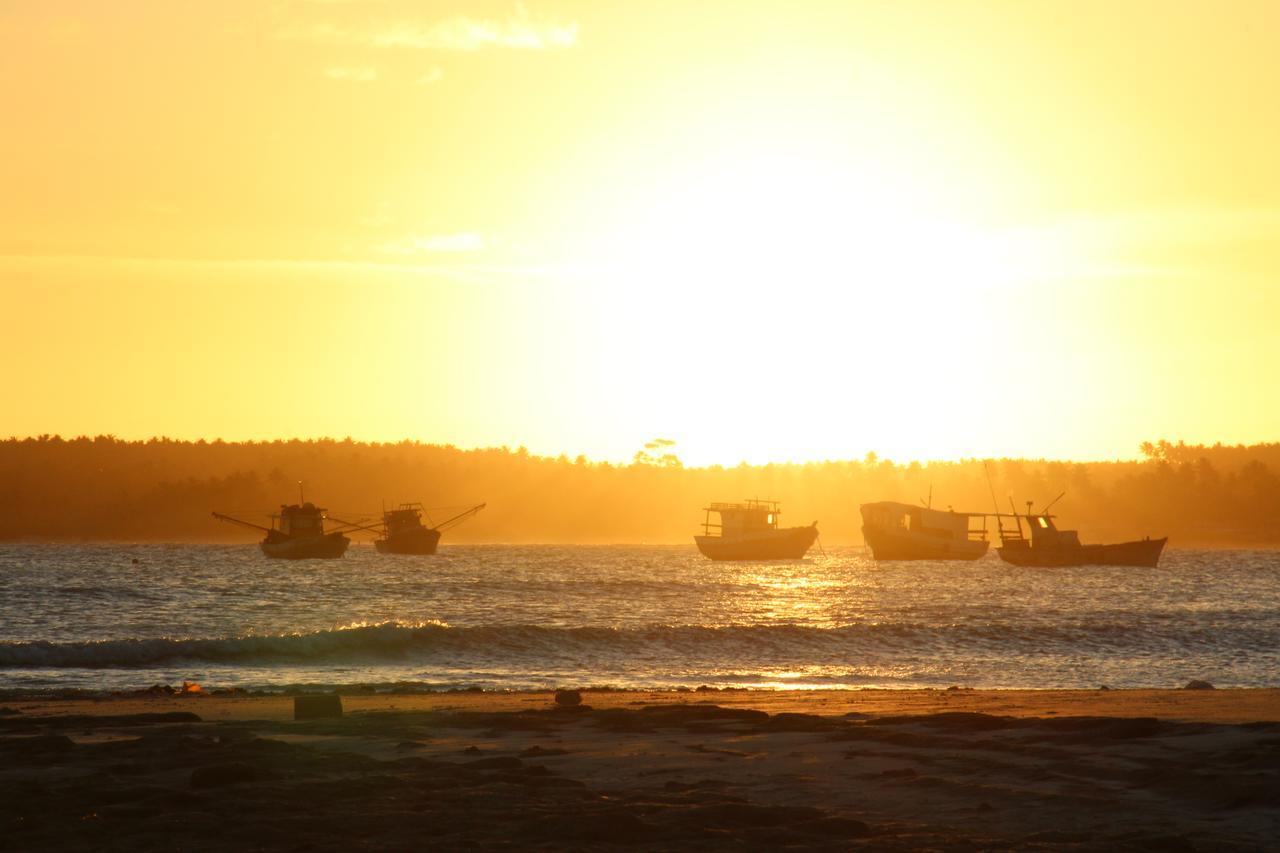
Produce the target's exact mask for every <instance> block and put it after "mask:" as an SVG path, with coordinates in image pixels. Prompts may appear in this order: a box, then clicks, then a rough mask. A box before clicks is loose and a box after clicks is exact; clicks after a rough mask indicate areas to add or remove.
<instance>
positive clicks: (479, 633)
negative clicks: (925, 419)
mask: <svg viewBox="0 0 1280 853" xmlns="http://www.w3.org/2000/svg"><path fill="white" fill-rule="evenodd" d="M1241 649H1243V650H1250V651H1252V652H1254V653H1255V654H1257V655H1259V656H1267V655H1271V654H1274V650H1276V649H1280V631H1277V630H1276V629H1275V628H1271V627H1269V626H1221V625H1215V626H1205V625H1203V624H1199V625H1195V624H1185V625H1170V624H1167V623H1155V624H1149V625H1135V624H1133V623H1131V622H1119V621H1117V622H1096V623H1084V624H1081V623H1077V624H1056V625H1040V626H1028V625H1025V624H1023V625H1017V624H1003V623H984V624H969V623H960V624H953V625H936V624H932V625H923V624H904V623H864V624H856V625H844V626H837V627H825V628H823V627H812V626H801V625H754V626H745V625H744V626H721V627H712V626H697V625H683V626H681V625H674V626H672V625H651V626H645V627H640V628H609V627H578V628H557V627H544V626H536V625H494V626H450V625H446V624H442V623H421V624H404V623H400V622H385V623H381V624H376V625H356V626H349V627H342V628H335V629H332V630H323V631H314V632H311V633H297V634H277V635H249V636H237V637H220V638H192V639H172V638H157V639H144V638H140V639H114V640H101V641H93V642H64V643H57V642H6V643H0V668H4V669H30V668H44V669H59V668H75V669H132V668H138V669H142V668H148V667H155V666H161V665H166V664H172V663H178V662H182V663H189V662H199V663H204V664H211V665H233V666H234V665H241V666H250V665H254V666H290V665H295V666H306V665H329V664H344V663H351V664H366V665H367V664H396V663H403V664H407V665H456V664H467V665H482V664H489V665H495V666H511V665H520V664H527V663H529V662H542V663H547V664H551V663H564V664H567V665H571V666H575V667H592V666H593V665H598V664H601V663H603V662H605V661H611V662H616V661H620V660H634V661H636V662H640V663H644V662H648V663H656V662H658V661H665V662H667V663H669V664H675V663H676V662H677V661H684V662H689V663H692V662H696V661H706V660H721V661H723V660H735V661H740V662H743V663H746V662H748V661H754V662H797V661H802V662H811V663H837V662H842V661H843V662H854V661H865V660H867V659H868V658H871V657H880V656H891V657H897V656H903V655H908V656H927V655H929V654H937V653H941V654H953V653H957V652H959V653H965V654H968V655H992V656H1003V655H1011V654H1012V655H1020V656H1039V655H1099V656H1105V655H1108V654H1112V653H1116V654H1124V655H1132V654H1134V653H1139V654H1142V653H1156V652H1159V653H1170V652H1180V653H1186V652H1191V651H1214V650H1218V651H1222V650H1241Z"/></svg>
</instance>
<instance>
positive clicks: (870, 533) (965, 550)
mask: <svg viewBox="0 0 1280 853" xmlns="http://www.w3.org/2000/svg"><path fill="white" fill-rule="evenodd" d="M859 510H860V511H861V512H862V538H863V540H864V541H866V543H867V545H869V546H870V547H871V554H872V556H873V557H875V559H877V560H976V559H978V558H979V557H981V556H982V555H983V554H985V553H987V529H986V526H985V521H984V525H983V527H982V528H981V529H978V528H973V527H971V526H970V519H973V518H984V519H985V514H983V513H968V512H949V511H948V512H941V511H939V510H936V509H930V508H929V507H927V506H912V505H911V504H904V503H897V502H896V501H878V502H876V503H867V504H863V505H862V506H861V507H859Z"/></svg>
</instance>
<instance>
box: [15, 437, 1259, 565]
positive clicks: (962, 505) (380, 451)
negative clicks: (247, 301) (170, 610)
mask: <svg viewBox="0 0 1280 853" xmlns="http://www.w3.org/2000/svg"><path fill="white" fill-rule="evenodd" d="M1140 450H1141V454H1142V456H1141V458H1139V459H1135V460H1121V461H1110V462H1061V461H1049V460H1029V459H994V460H982V459H965V460H960V461H944V462H894V461H891V460H887V459H881V458H879V457H877V456H876V454H874V453H869V454H867V455H866V457H864V458H863V459H859V460H841V461H825V462H811V463H804V464H773V465H747V464H745V463H744V464H742V465H737V466H710V467H701V468H695V467H686V466H684V465H682V464H681V462H680V459H679V456H678V454H677V453H676V452H675V446H674V443H673V442H671V441H669V440H665V439H658V440H655V442H652V443H650V445H647V446H646V448H645V449H644V450H642V451H640V452H638V453H637V454H636V457H635V459H633V460H632V461H631V462H630V463H629V464H625V465H617V464H610V463H607V462H592V461H589V460H587V459H585V458H584V457H581V456H580V457H578V458H576V459H570V458H568V457H565V456H560V457H549V456H538V455H534V454H531V453H529V452H528V451H527V450H525V449H523V448H518V449H515V450H512V449H509V448H483V449H472V450H466V449H460V448H457V447H453V446H449V445H433V444H423V443H419V442H412V441H404V442H399V443H366V442H357V441H352V440H350V439H347V440H334V439H316V440H302V439H294V440H288V441H264V442H224V441H220V440H219V441H194V442H193V441H175V440H171V439H166V438H155V439H151V440H148V441H125V440H121V439H118V438H115V437H113V436H97V437H93V438H90V437H79V438H71V439H64V438H61V437H58V436H50V435H44V436H38V437H32V438H10V439H8V440H5V441H0V540H6V541H26V540H56V541H200V542H250V541H253V540H254V534H253V533H252V531H247V530H244V529H241V528H236V527H233V526H229V525H225V524H221V523H219V522H217V521H216V520H214V519H213V518H212V517H211V516H210V511H211V510H217V511H219V512H225V513H229V514H231V515H237V516H239V517H242V518H245V519H246V520H250V521H255V522H258V523H267V517H268V515H269V514H270V513H271V512H272V511H273V510H276V509H278V507H279V505H280V504H282V503H295V502H297V500H298V493H299V485H298V484H299V481H301V482H302V484H303V488H304V489H305V492H306V498H307V500H311V501H314V502H315V503H317V504H318V505H320V506H324V507H327V508H329V510H330V514H331V515H334V516H337V517H341V518H349V519H350V520H357V519H358V518H370V517H377V516H378V515H379V514H380V512H381V508H382V507H383V506H384V504H385V505H386V506H393V505H395V504H397V503H399V502H402V501H420V502H422V503H423V504H425V505H426V506H427V507H428V508H429V511H430V514H431V516H432V518H433V519H434V520H435V521H437V522H438V521H440V520H443V518H445V517H447V516H448V515H449V514H451V512H453V511H455V508H456V509H461V508H464V507H466V506H469V505H472V504H477V503H481V502H486V503H487V504H488V508H487V509H486V510H485V511H484V512H483V513H481V514H480V515H479V516H478V517H477V518H475V519H473V520H471V521H470V522H468V523H467V524H465V525H462V526H460V527H458V528H456V529H454V530H451V531H450V532H449V533H448V534H447V537H446V540H445V541H446V543H448V542H473V543H475V542H513V543H586V544H613V543H688V542H690V540H691V537H692V536H693V535H694V534H695V533H698V532H700V531H701V524H702V521H703V512H702V511H701V510H702V507H704V506H706V504H707V503H709V502H711V501H733V500H743V499H746V498H755V497H758V498H769V499H774V500H780V501H782V502H783V506H782V509H783V512H784V514H783V517H782V524H783V525H784V526H792V525H807V524H809V523H810V522H812V521H815V520H816V521H817V522H818V527H819V530H820V531H821V534H822V542H823V543H824V544H826V545H848V544H859V543H861V541H862V537H861V533H860V530H859V528H860V526H861V518H860V516H859V513H858V506H859V504H861V503H865V502H868V501H876V500H897V501H903V502H908V503H918V502H922V501H927V500H930V498H931V501H932V505H933V507H934V508H935V509H944V510H945V509H947V508H948V507H953V508H954V509H955V510H956V511H968V512H988V511H991V510H992V509H993V508H999V509H1000V510H1001V511H1003V512H1008V511H1010V506H1011V505H1012V506H1016V507H1017V509H1018V510H1019V511H1023V510H1024V509H1025V506H1026V503H1025V502H1026V501H1032V502H1033V507H1034V508H1035V509H1040V508H1042V507H1043V506H1045V505H1046V504H1048V503H1049V502H1050V501H1051V500H1053V499H1054V498H1055V497H1056V496H1057V495H1058V494H1059V493H1061V492H1065V493H1066V495H1065V496H1064V497H1063V498H1062V499H1061V500H1059V501H1058V502H1057V504H1055V505H1054V507H1053V512H1054V513H1055V514H1056V515H1058V516H1059V525H1060V526H1062V527H1067V528H1077V529H1079V530H1080V531H1081V537H1082V539H1084V540H1086V541H1106V540H1116V539H1122V538H1134V537H1141V536H1148V535H1149V536H1153V537H1155V536H1165V535H1167V536H1169V537H1171V542H1172V544H1173V545H1175V546H1201V545H1202V546H1280V475H1278V473H1277V472H1280V443H1271V444H1257V445H1251V446H1244V445H1234V446H1229V445H1221V444H1219V445H1213V446H1204V445H1187V444H1183V443H1180V442H1179V443H1176V444H1174V443H1171V442H1168V441H1159V442H1152V443H1144V444H1143V445H1142V447H1141V448H1140ZM993 495H994V501H995V506H994V507H993V504H992V501H993ZM993 529H994V528H993Z"/></svg>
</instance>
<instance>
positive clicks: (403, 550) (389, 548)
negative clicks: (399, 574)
mask: <svg viewBox="0 0 1280 853" xmlns="http://www.w3.org/2000/svg"><path fill="white" fill-rule="evenodd" d="M439 544H440V531H439V530H432V529H431V528H430V527H422V528H419V529H417V530H413V531H409V532H406V533H399V534H396V535H395V536H390V537H388V538H386V539H377V540H374V543H373V545H374V547H375V548H377V549H378V553H379V554H434V553H435V552H436V546H437V545H439Z"/></svg>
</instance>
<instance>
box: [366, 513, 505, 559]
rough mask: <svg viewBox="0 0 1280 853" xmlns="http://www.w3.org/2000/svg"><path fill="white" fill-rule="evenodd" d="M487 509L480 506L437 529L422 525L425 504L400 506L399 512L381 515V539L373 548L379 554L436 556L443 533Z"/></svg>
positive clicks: (459, 514)
mask: <svg viewBox="0 0 1280 853" xmlns="http://www.w3.org/2000/svg"><path fill="white" fill-rule="evenodd" d="M484 507H485V505H484V504H477V505H476V506H473V507H471V508H470V509H467V510H465V511H463V512H460V513H458V514H457V515H455V516H454V517H453V518H449V519H446V520H445V521H442V522H440V523H439V524H437V525H436V526H435V527H426V526H424V525H423V523H422V513H423V509H422V504H420V503H408V504H400V506H399V507H398V508H397V509H393V510H388V511H387V512H384V513H383V514H382V537H381V538H380V539H376V540H374V543H373V544H374V546H375V547H376V548H377V549H378V553H380V554H434V553H435V552H436V546H437V545H439V544H440V534H441V533H443V532H444V531H446V530H448V529H449V528H450V527H453V526H455V525H458V524H461V523H462V522H464V521H466V520H467V519H468V518H470V517H471V516H473V515H475V514H476V513H478V512H479V511H480V510H482V509H484Z"/></svg>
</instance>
